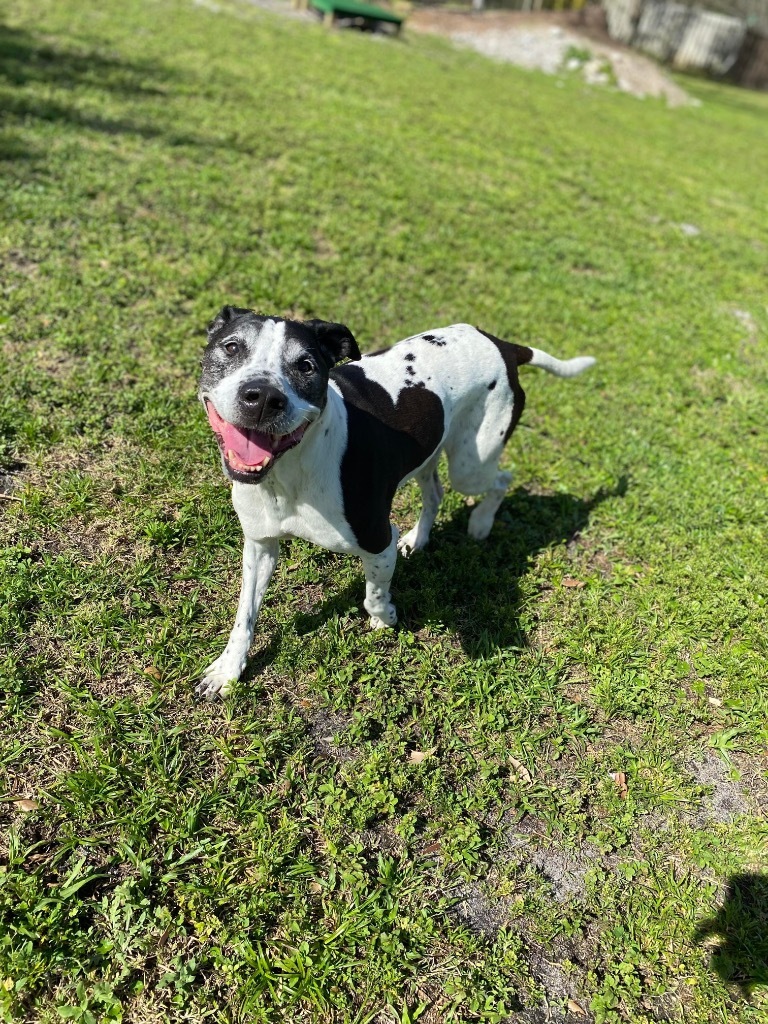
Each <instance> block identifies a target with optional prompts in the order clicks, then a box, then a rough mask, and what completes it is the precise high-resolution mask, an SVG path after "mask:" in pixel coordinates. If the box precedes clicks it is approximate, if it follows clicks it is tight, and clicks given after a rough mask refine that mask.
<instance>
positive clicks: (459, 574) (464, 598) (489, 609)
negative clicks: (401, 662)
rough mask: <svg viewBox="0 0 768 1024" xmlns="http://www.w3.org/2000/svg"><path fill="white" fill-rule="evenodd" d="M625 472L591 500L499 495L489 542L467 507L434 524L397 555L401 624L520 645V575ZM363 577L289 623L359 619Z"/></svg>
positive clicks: (258, 663) (266, 658)
mask: <svg viewBox="0 0 768 1024" xmlns="http://www.w3.org/2000/svg"><path fill="white" fill-rule="evenodd" d="M627 486H628V483H627V480H626V478H624V477H622V478H621V479H620V480H619V481H618V483H617V484H616V486H615V487H613V488H611V489H608V490H606V489H604V488H601V489H600V490H599V491H597V493H596V494H595V495H594V496H593V497H592V498H588V499H584V498H577V497H575V496H574V495H571V494H543V495H542V494H530V493H529V492H527V491H525V490H524V489H523V488H522V487H519V488H517V490H515V491H513V492H512V493H511V494H510V495H509V496H508V497H507V498H506V499H505V501H504V502H503V504H502V506H501V508H500V510H499V513H498V515H497V517H496V525H495V526H494V528H493V531H492V532H491V536H490V537H489V539H488V540H487V541H484V542H481V543H478V542H477V541H475V540H472V539H471V538H470V537H468V535H467V524H468V521H469V515H470V511H471V510H470V509H469V508H463V509H462V510H461V511H460V512H459V513H458V514H457V515H455V516H454V517H453V518H452V519H450V520H449V521H447V522H445V523H442V524H440V525H439V526H436V527H435V529H434V530H433V531H432V536H431V539H430V543H429V547H428V548H427V550H426V551H424V552H418V553H417V554H415V555H413V556H412V557H411V558H409V559H404V558H399V559H398V563H397V568H396V570H395V576H394V579H393V581H392V593H393V598H394V601H395V605H396V606H397V610H398V615H399V623H400V625H401V626H404V627H405V628H407V629H410V630H412V631H416V630H419V629H420V628H421V627H422V626H425V625H426V624H427V623H435V622H439V623H442V624H443V625H444V626H446V627H447V628H448V629H449V630H450V631H451V632H453V633H455V634H456V635H457V636H458V637H459V640H460V642H461V646H462V649H463V650H464V652H465V654H466V655H467V656H468V657H470V658H482V657H485V656H487V655H488V654H490V653H492V651H494V650H496V649H497V648H504V647H523V646H525V644H526V643H527V637H526V635H525V632H524V630H523V628H522V627H521V625H520V610H521V604H522V596H521V593H520V578H521V577H522V576H523V575H524V574H525V573H526V571H527V570H528V567H529V565H530V563H531V561H532V560H533V559H535V558H536V556H537V555H538V554H539V553H540V552H541V551H543V550H545V549H546V548H548V547H550V546H551V545H553V544H561V543H563V542H567V541H571V540H574V539H575V538H576V537H577V535H578V534H579V532H580V531H581V530H583V529H584V528H585V527H586V525H587V524H588V522H589V517H590V515H591V513H592V510H593V509H595V508H596V507H597V506H598V505H600V504H602V503H603V502H604V501H606V500H609V499H611V498H615V497H622V496H623V495H624V494H625V493H626V491H627ZM363 592H364V581H363V574H362V571H361V572H360V575H359V578H358V579H356V580H355V582H354V583H351V584H349V585H348V586H347V587H345V588H344V589H343V590H341V591H337V592H334V593H330V594H328V596H327V598H326V599H325V600H324V601H323V603H322V605H321V606H320V607H319V608H318V609H317V610H316V611H314V612H313V613H311V614H303V613H302V614H299V615H296V616H295V618H294V619H293V620H292V621H291V622H288V623H286V629H295V630H296V631H297V632H298V633H299V634H306V633H309V632H311V631H313V630H314V629H317V628H318V627H319V626H321V625H322V623H323V622H325V621H326V620H327V619H328V618H330V617H331V616H332V615H341V614H343V613H345V612H346V611H348V610H349V608H351V607H358V608H359V609H360V610H361V611H360V614H361V619H362V618H363V617H364V616H365V612H363V611H362V607H363V605H362V599H363ZM282 633H283V630H280V635H276V636H275V637H274V638H273V639H272V640H270V642H269V644H268V645H267V647H266V648H265V649H263V650H262V651H260V652H259V653H258V654H257V655H256V656H255V658H254V659H253V661H252V662H251V663H250V665H249V668H248V673H247V676H246V678H252V677H253V676H254V675H255V674H257V673H258V671H259V670H260V669H262V668H264V667H265V666H267V665H269V664H270V663H271V662H272V661H273V660H274V658H275V657H276V655H277V652H278V650H279V648H280V642H281V637H282Z"/></svg>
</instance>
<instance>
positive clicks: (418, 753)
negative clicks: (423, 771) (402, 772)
mask: <svg viewBox="0 0 768 1024" xmlns="http://www.w3.org/2000/svg"><path fill="white" fill-rule="evenodd" d="M436 750H437V747H432V748H431V749H430V750H412V751H411V752H410V754H409V755H408V761H409V763H410V764H421V762H422V761H426V759H427V758H428V757H431V756H432V754H434V752H435V751H436Z"/></svg>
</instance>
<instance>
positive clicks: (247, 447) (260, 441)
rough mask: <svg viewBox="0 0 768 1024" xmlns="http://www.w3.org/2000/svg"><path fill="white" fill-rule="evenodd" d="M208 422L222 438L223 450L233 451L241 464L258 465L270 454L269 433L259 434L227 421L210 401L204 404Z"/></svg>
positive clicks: (256, 431)
mask: <svg viewBox="0 0 768 1024" xmlns="http://www.w3.org/2000/svg"><path fill="white" fill-rule="evenodd" d="M206 412H207V413H208V422H209V423H210V424H211V427H212V428H213V430H214V433H216V434H218V435H219V437H220V438H221V440H222V444H223V446H224V451H225V452H234V453H235V455H236V456H237V458H238V460H239V461H240V463H241V464H242V465H243V466H260V465H261V464H262V462H263V461H264V459H265V458H266V457H267V456H268V455H271V454H272V444H271V442H270V437H269V434H260V433H259V432H258V430H248V429H247V428H244V427H236V426H235V425H234V424H233V423H227V421H226V420H223V419H222V418H221V416H219V414H218V413H217V412H216V410H215V409H214V408H213V406H212V405H211V403H210V402H208V403H207V404H206Z"/></svg>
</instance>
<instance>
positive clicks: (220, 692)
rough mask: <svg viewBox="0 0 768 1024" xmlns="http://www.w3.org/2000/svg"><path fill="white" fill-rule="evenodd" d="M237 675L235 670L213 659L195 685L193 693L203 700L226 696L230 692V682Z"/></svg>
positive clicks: (235, 679)
mask: <svg viewBox="0 0 768 1024" xmlns="http://www.w3.org/2000/svg"><path fill="white" fill-rule="evenodd" d="M237 675H238V674H237V672H233V671H232V670H231V669H228V668H227V667H226V666H225V665H220V664H219V661H214V663H213V664H212V665H209V666H208V668H207V669H206V670H205V675H204V676H203V678H202V679H201V681H200V682H199V683H198V684H197V686H196V687H195V693H196V694H197V696H198V697H201V698H202V699H203V700H216V698H217V697H222V698H224V697H228V696H229V694H230V693H231V692H232V684H233V683H234V682H236V681H237Z"/></svg>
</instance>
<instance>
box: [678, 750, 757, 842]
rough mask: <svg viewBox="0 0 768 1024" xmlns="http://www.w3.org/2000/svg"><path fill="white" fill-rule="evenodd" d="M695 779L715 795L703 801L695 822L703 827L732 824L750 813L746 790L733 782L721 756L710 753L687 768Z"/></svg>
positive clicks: (711, 794) (706, 797)
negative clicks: (729, 822)
mask: <svg viewBox="0 0 768 1024" xmlns="http://www.w3.org/2000/svg"><path fill="white" fill-rule="evenodd" d="M687 768H688V770H689V771H690V773H691V775H692V776H693V778H694V779H695V780H696V782H698V783H699V785H701V786H707V787H708V788H711V790H712V792H711V793H710V794H709V795H708V796H705V797H704V798H703V800H702V803H701V806H700V808H699V811H698V813H697V814H696V817H695V821H696V824H697V825H698V826H700V827H702V826H704V825H708V824H710V823H711V822H718V823H719V822H728V821H733V820H734V819H735V818H738V817H740V816H741V815H742V814H748V813H749V811H750V807H749V803H748V801H747V798H746V795H745V793H744V790H743V789H742V787H741V785H740V784H739V783H738V782H734V780H733V779H731V777H730V775H729V773H728V769H727V767H726V766H725V765H724V764H723V762H722V761H721V760H720V758H719V757H718V756H717V754H714V753H710V752H707V753H705V754H704V755H703V756H702V758H701V760H699V761H694V762H693V763H691V764H689V765H687Z"/></svg>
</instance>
